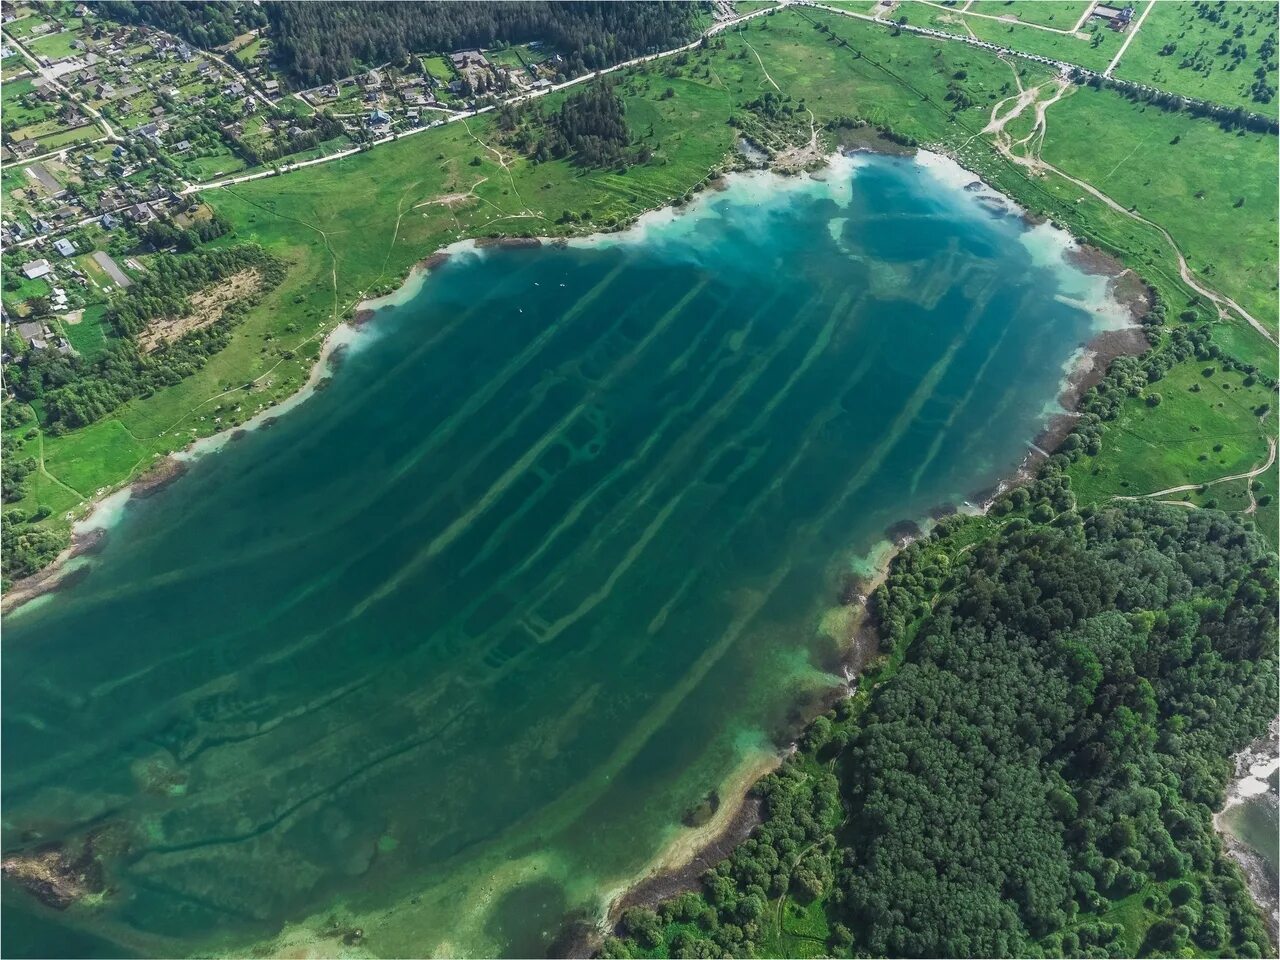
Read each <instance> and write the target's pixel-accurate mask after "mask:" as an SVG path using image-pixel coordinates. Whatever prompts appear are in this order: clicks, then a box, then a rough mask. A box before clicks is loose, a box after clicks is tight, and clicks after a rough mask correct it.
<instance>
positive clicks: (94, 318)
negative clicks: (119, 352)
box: [58, 303, 107, 360]
mask: <svg viewBox="0 0 1280 960" xmlns="http://www.w3.org/2000/svg"><path fill="white" fill-rule="evenodd" d="M106 312H107V308H106V305H105V304H100V303H99V304H94V305H92V306H89V307H85V309H84V314H83V315H82V316H81V318H80V322H79V323H71V322H69V321H67V320H66V319H65V318H63V319H60V320H59V321H58V329H59V330H60V331H61V332H62V335H63V336H65V337H66V338H67V340H68V342H70V344H71V346H72V347H73V348H74V349H75V351H76V353H78V354H80V356H82V357H84V358H85V359H86V360H92V359H93V358H94V357H96V356H97V355H98V354H99V353H101V352H102V351H103V350H104V349H105V348H106V346H107V337H106V331H105V330H104V329H103V326H102V324H103V316H104V314H105V313H106Z"/></svg>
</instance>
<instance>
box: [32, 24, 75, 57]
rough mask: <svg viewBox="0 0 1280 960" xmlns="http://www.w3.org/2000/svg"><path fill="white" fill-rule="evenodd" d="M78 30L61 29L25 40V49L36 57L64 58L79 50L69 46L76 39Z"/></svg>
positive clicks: (73, 54)
mask: <svg viewBox="0 0 1280 960" xmlns="http://www.w3.org/2000/svg"><path fill="white" fill-rule="evenodd" d="M79 38H80V33H79V31H78V30H63V31H61V32H59V33H47V34H45V35H44V36H42V37H36V38H35V39H34V40H30V41H28V42H27V49H28V50H30V51H31V53H32V54H33V55H35V56H37V57H48V58H49V59H50V60H65V59H66V58H67V57H73V56H75V55H76V53H78V52H79V51H77V50H73V49H72V48H71V42H72V41H73V40H78V39H79Z"/></svg>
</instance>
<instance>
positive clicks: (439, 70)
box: [422, 57, 454, 83]
mask: <svg viewBox="0 0 1280 960" xmlns="http://www.w3.org/2000/svg"><path fill="white" fill-rule="evenodd" d="M422 63H423V66H425V67H426V68H427V73H429V74H431V76H433V77H435V78H436V79H437V80H439V81H441V82H442V83H448V82H449V81H451V80H452V79H453V77H454V73H453V67H452V66H451V65H450V63H449V61H448V60H446V59H445V58H444V57H423V58H422Z"/></svg>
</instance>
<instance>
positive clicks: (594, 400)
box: [0, 157, 1103, 956]
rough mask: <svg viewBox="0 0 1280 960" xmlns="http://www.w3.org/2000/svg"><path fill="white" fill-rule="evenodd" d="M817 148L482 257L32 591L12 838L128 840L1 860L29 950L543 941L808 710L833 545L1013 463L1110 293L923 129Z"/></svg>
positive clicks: (825, 647) (540, 947)
mask: <svg viewBox="0 0 1280 960" xmlns="http://www.w3.org/2000/svg"><path fill="white" fill-rule="evenodd" d="M825 176H826V179H825V181H822V182H818V181H812V180H807V179H806V180H791V181H785V180H780V179H777V178H772V177H764V176H762V177H756V178H753V179H746V180H742V181H740V182H737V183H735V184H734V185H733V186H732V187H731V188H730V189H729V190H727V191H725V192H723V193H720V194H715V195H712V196H708V197H705V198H704V199H702V200H700V201H699V203H698V204H696V205H695V207H694V208H693V209H692V210H691V211H690V212H687V213H685V214H684V215H682V216H678V217H676V218H674V219H669V218H668V219H663V218H659V219H657V220H655V221H654V222H652V223H649V224H648V225H646V226H645V227H644V228H643V229H640V230H637V231H634V232H632V233H630V234H628V235H625V236H623V237H620V238H608V239H607V240H605V241H602V242H598V243H582V244H575V245H572V246H569V247H568V248H563V249H560V248H553V247H550V246H543V247H541V248H539V249H534V250H529V249H519V250H514V249H513V250H507V249H491V250H488V251H485V252H483V253H479V252H471V253H461V254H458V255H455V256H454V257H453V258H452V259H451V260H450V261H449V262H448V263H447V264H445V265H444V266H443V267H441V268H439V269H438V270H436V271H433V273H432V274H431V276H430V278H429V279H428V280H427V282H426V283H424V284H423V285H422V286H421V289H420V290H419V291H418V292H416V293H415V294H414V295H412V296H410V297H407V298H405V299H404V302H402V303H399V304H398V305H395V306H390V307H387V308H385V309H383V310H381V311H379V312H378V314H377V316H376V318H375V320H374V321H373V322H372V324H371V325H370V326H369V328H368V332H367V333H364V334H361V335H360V336H359V338H358V339H357V340H356V341H355V343H354V344H353V345H352V346H351V348H350V349H349V350H348V351H347V352H346V353H345V354H344V355H343V357H342V362H341V364H340V367H339V369H338V370H337V372H336V374H335V376H334V377H333V379H332V381H331V383H330V384H329V385H328V387H327V389H324V390H322V391H320V392H319V393H317V395H316V396H314V397H312V398H311V399H310V400H308V401H307V402H306V403H304V404H302V405H300V406H298V407H297V408H296V409H294V410H292V411H290V412H288V413H287V414H286V415H283V416H281V417H280V418H279V419H278V420H277V421H276V422H274V423H273V424H272V425H271V426H270V427H269V428H267V429H259V430H255V431H252V432H250V433H248V434H247V435H246V436H244V437H243V438H242V439H239V440H236V441H234V442H230V443H228V444H227V445H226V446H225V447H224V448H223V449H222V450H221V451H219V452H217V453H213V454H209V455H207V456H204V457H202V458H201V459H199V460H198V461H196V462H195V463H194V464H193V466H192V468H191V470H190V471H189V473H188V474H187V476H185V477H183V478H182V479H180V480H179V481H177V482H176V483H174V484H172V485H171V486H170V487H168V488H167V489H165V490H163V491H162V492H160V493H158V494H156V495H154V496H152V497H150V498H147V499H145V500H139V501H135V502H131V503H129V504H128V505H127V506H126V507H125V508H124V510H123V515H122V517H121V518H120V519H119V521H118V522H117V523H116V524H115V525H114V526H113V527H112V528H111V529H110V531H109V533H108V536H107V539H106V541H105V544H104V546H103V547H102V549H101V550H100V551H99V552H98V553H97V554H96V556H95V557H94V559H93V562H92V564H91V565H90V567H89V568H88V572H87V573H85V574H84V575H82V576H81V577H80V578H79V579H78V580H77V581H76V582H75V583H74V584H73V585H71V586H69V587H67V588H65V589H64V590H62V591H61V592H59V593H58V594H56V595H53V596H51V597H49V598H46V599H44V600H41V601H38V602H37V603H35V604H33V605H31V606H29V607H28V608H26V609H25V610H21V611H19V612H18V613H17V614H15V615H12V616H10V617H8V618H6V622H5V625H4V626H5V631H4V641H3V647H2V653H3V669H4V676H5V696H4V704H3V737H4V740H3V746H4V750H3V781H2V784H0V789H2V791H3V803H4V813H5V816H4V834H3V839H4V849H5V852H6V854H11V853H13V852H14V851H22V850H25V849H30V848H31V847H32V846H33V845H37V844H38V843H41V842H51V841H59V840H61V841H66V842H69V843H72V844H75V843H79V842H81V841H82V839H83V837H85V836H86V835H87V834H100V833H103V832H106V833H107V834H108V835H109V836H110V837H111V838H112V842H111V843H110V844H109V845H105V848H107V849H109V851H110V852H109V854H108V855H107V857H106V862H105V867H106V872H107V878H108V882H109V884H110V887H111V892H110V894H109V895H108V896H107V897H106V898H105V899H104V900H103V901H102V902H101V903H100V904H94V905H87V904H78V905H76V906H74V907H72V908H71V909H69V910H67V911H65V912H62V913H58V912H55V911H52V910H48V909H46V908H44V907H42V906H41V905H39V904H38V903H36V902H35V901H34V900H33V899H31V898H30V897H28V896H27V895H26V894H25V893H23V892H21V891H19V890H18V889H17V888H16V887H15V886H13V885H12V884H11V883H8V882H7V883H6V887H5V895H6V904H9V903H14V902H16V903H17V904H18V906H17V907H15V908H14V909H15V910H18V909H20V910H21V911H23V913H22V916H23V917H25V919H23V920H22V921H21V922H19V923H18V924H17V926H16V927H10V925H9V924H6V929H7V932H6V943H5V945H4V946H5V948H6V951H7V953H8V955H15V956H16V955H24V954H25V955H36V954H39V953H40V952H41V951H42V949H43V951H45V952H50V953H56V952H58V951H59V944H66V946H65V947H64V948H63V949H65V950H66V951H72V950H78V949H83V950H92V949H94V948H93V946H92V944H96V943H100V942H101V941H99V940H96V939H94V938H98V937H101V938H106V939H107V940H108V941H110V942H112V943H114V944H115V945H117V949H118V950H125V949H127V950H129V951H132V952H136V953H141V954H152V955H172V954H180V953H189V952H192V951H195V950H219V949H224V950H235V949H244V947H245V946H246V945H248V944H252V943H254V942H260V941H263V940H268V939H270V938H272V937H275V936H277V935H278V934H280V933H281V931H282V929H284V930H285V940H284V941H282V942H280V943H277V944H276V946H277V948H279V947H281V945H282V944H283V943H287V944H292V945H295V946H297V945H304V946H305V945H309V946H310V947H311V948H313V949H316V950H324V951H329V952H334V951H336V950H338V949H339V948H340V947H341V946H342V945H341V941H340V940H339V939H335V938H334V937H333V936H332V934H333V929H334V926H333V921H336V923H337V927H338V928H339V929H343V930H346V929H350V928H353V927H355V926H359V927H360V929H361V930H362V933H363V938H362V939H361V940H360V942H359V943H358V944H356V945H355V948H353V949H359V950H363V951H367V952H369V953H372V954H379V955H403V954H414V955H425V954H428V953H431V952H433V951H436V952H440V953H471V954H486V953H502V954H509V955H535V954H538V953H542V952H545V951H546V950H547V947H548V944H549V942H550V940H551V938H552V937H553V936H554V935H555V934H556V932H557V930H558V929H559V927H560V923H561V920H562V918H563V917H564V915H565V913H566V911H568V910H571V909H576V908H583V909H587V910H598V908H599V904H600V899H601V896H602V891H606V890H611V889H616V888H617V887H618V886H619V885H621V884H623V883H625V882H626V880H627V879H628V878H630V877H632V876H634V875H635V874H636V872H637V871H639V870H641V869H642V868H643V867H644V865H645V864H646V863H648V862H649V861H650V859H651V858H652V857H653V856H654V855H655V853H657V851H658V850H659V849H660V848H661V847H662V846H663V844H664V843H667V842H669V841H671V840H672V839H678V838H679V836H680V835H681V829H682V828H681V827H680V825H679V821H680V819H681V816H682V814H683V813H684V812H685V811H687V810H688V809H689V808H690V807H691V806H693V805H694V804H696V803H697V802H698V801H699V799H701V798H702V797H704V796H705V795H706V793H707V791H708V790H710V789H713V788H714V787H716V785H717V784H719V783H721V782H722V781H723V780H724V779H725V778H726V777H728V776H729V775H730V774H731V773H733V772H734V771H735V770H740V769H741V768H742V766H743V765H744V764H747V763H751V762H753V761H758V760H759V758H760V757H762V756H765V755H768V754H769V753H770V752H771V751H773V750H775V749H776V744H777V743H778V742H779V741H783V742H785V739H786V738H787V737H788V736H789V735H790V734H791V732H792V731H793V730H794V729H795V726H796V724H797V723H798V722H799V721H800V720H801V719H802V718H803V715H804V712H805V710H806V709H807V708H808V707H807V705H809V704H812V703H813V702H814V701H815V700H817V699H818V698H820V697H821V696H823V695H825V694H826V693H827V692H829V691H830V690H831V689H832V687H833V686H834V685H835V684H836V683H837V681H838V679H839V678H838V677H837V676H836V671H838V669H839V663H840V649H839V643H840V640H841V639H842V638H841V637H839V636H838V635H837V634H838V631H836V630H833V629H831V628H830V627H829V624H830V623H832V622H833V620H832V618H831V617H829V616H828V617H826V619H825V620H824V615H825V614H827V613H828V611H829V610H830V609H831V608H832V606H833V605H834V604H835V603H836V600H837V597H838V594H839V589H840V582H841V577H842V575H843V574H845V573H846V572H847V571H849V570H851V569H856V568H857V565H858V564H859V563H860V562H863V561H864V560H865V558H866V557H867V555H868V554H869V553H870V551H872V550H873V549H874V548H875V547H876V545H877V544H878V543H880V542H882V541H883V540H884V538H885V531H886V529H887V528H889V527H890V526H891V525H893V524H895V523H897V522H899V521H902V520H920V519H924V518H925V517H926V516H927V515H928V514H929V512H930V511H931V510H933V509H934V508H936V507H939V506H940V505H958V504H961V503H963V502H964V501H966V500H969V499H972V498H973V497H974V496H975V491H979V490H982V489H984V488H989V487H990V486H991V485H992V484H993V483H994V482H995V481H996V480H997V479H998V478H999V477H1000V476H1002V475H1007V474H1008V473H1009V472H1010V471H1011V470H1012V469H1013V468H1014V467H1016V465H1017V464H1018V463H1019V462H1020V461H1021V460H1022V459H1023V457H1024V456H1025V454H1026V453H1027V449H1028V441H1029V440H1030V439H1031V438H1032V437H1034V436H1035V434H1036V433H1037V432H1038V431H1039V430H1040V429H1041V427H1042V426H1043V424H1044V423H1045V421H1046V419H1047V418H1048V416H1049V415H1050V414H1051V413H1052V411H1053V410H1054V403H1055V396H1056V395H1057V393H1058V391H1059V388H1060V382H1061V380H1062V377H1063V373H1064V365H1065V364H1066V363H1067V362H1068V361H1069V359H1070V357H1071V356H1072V354H1073V351H1075V350H1076V349H1077V348H1078V347H1080V346H1081V345H1082V344H1083V343H1084V342H1085V341H1087V340H1088V339H1089V338H1090V337H1091V336H1092V334H1093V333H1094V332H1095V328H1096V326H1097V325H1098V322H1099V316H1098V315H1097V314H1096V313H1095V312H1093V310H1092V309H1091V308H1090V306H1089V303H1091V302H1097V301H1099V299H1100V297H1101V295H1102V286H1103V281H1102V280H1101V279H1100V278H1095V277H1086V276H1084V275H1082V274H1081V273H1079V272H1078V271H1077V270H1075V269H1074V268H1072V267H1070V266H1067V265H1066V264H1065V263H1064V262H1063V260H1062V256H1061V246H1060V244H1058V243H1057V241H1056V240H1055V238H1054V236H1053V234H1052V231H1051V230H1050V229H1049V228H1047V227H1040V228H1036V229H1031V228H1029V227H1028V226H1027V225H1026V224H1025V223H1024V222H1023V221H1022V220H1021V218H1019V217H1017V216H1016V215H1012V214H1010V213H1008V212H1004V211H1001V210H1000V209H998V208H997V207H996V206H995V204H994V203H993V202H992V201H991V200H990V199H989V198H988V199H987V200H982V199H980V198H979V197H977V196H975V195H974V194H973V193H971V192H966V191H965V190H963V189H961V188H960V187H959V186H958V185H957V184H956V183H954V182H951V180H949V179H948V178H946V177H943V176H941V175H940V174H939V173H938V172H937V171H936V170H934V169H930V168H926V167H924V166H922V165H920V164H918V163H916V162H913V161H912V160H909V159H895V158H885V157H877V158H863V159H860V160H858V161H857V162H856V163H855V162H850V161H842V162H840V163H838V164H836V165H835V166H834V167H833V168H832V169H830V170H828V171H827V173H826V175H825ZM823 624H827V625H828V626H827V627H825V628H824V626H823ZM13 898H23V899H22V900H18V901H15V900H14V899H13ZM15 916H16V914H15ZM15 929H16V930H17V933H15V932H14V930H15ZM75 944H89V945H90V946H74V945H75Z"/></svg>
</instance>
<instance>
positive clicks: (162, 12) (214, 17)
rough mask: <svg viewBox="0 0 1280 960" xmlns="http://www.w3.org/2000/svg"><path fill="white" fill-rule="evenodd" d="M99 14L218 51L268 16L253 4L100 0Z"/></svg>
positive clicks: (223, 0)
mask: <svg viewBox="0 0 1280 960" xmlns="http://www.w3.org/2000/svg"><path fill="white" fill-rule="evenodd" d="M96 6H97V7H98V10H97V12H98V13H99V14H100V15H101V16H103V17H106V18H107V19H110V20H115V21H117V22H118V23H128V24H135V25H142V26H148V27H155V28H157V29H159V30H165V31H168V32H169V33H172V34H175V35H177V36H179V37H181V38H182V39H184V40H186V41H187V42H188V43H191V44H193V45H195V46H197V47H204V48H206V49H207V48H209V47H219V46H222V44H224V43H228V42H230V41H231V40H233V39H235V37H237V36H239V35H240V34H241V33H244V32H246V31H248V30H252V29H254V28H256V27H265V26H266V25H267V16H266V14H265V12H264V11H263V10H262V8H261V7H260V6H258V5H257V4H254V3H238V2H232V3H228V2H226V0H146V2H143V3H138V2H134V0H101V2H99V3H98V4H97V5H96Z"/></svg>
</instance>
